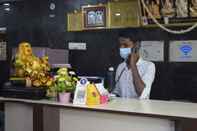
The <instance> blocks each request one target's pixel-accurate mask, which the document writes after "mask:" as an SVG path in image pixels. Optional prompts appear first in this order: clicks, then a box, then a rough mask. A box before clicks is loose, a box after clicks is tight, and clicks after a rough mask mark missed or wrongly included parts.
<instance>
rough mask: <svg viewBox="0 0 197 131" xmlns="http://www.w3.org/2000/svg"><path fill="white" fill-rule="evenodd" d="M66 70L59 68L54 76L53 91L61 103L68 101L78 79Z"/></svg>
mask: <svg viewBox="0 0 197 131" xmlns="http://www.w3.org/2000/svg"><path fill="white" fill-rule="evenodd" d="M72 74H74V73H70V74H69V72H68V69H67V68H60V69H59V70H58V71H57V75H56V76H55V89H56V91H57V93H58V98H59V101H60V102H61V103H68V102H69V101H70V94H71V93H73V92H74V90H75V88H76V84H77V81H78V79H77V78H76V77H74V76H72Z"/></svg>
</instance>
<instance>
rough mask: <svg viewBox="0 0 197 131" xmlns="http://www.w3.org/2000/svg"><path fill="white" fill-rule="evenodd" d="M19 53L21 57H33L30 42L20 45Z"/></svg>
mask: <svg viewBox="0 0 197 131" xmlns="http://www.w3.org/2000/svg"><path fill="white" fill-rule="evenodd" d="M19 53H20V54H21V55H25V56H31V55H32V49H31V45H30V44H29V43H28V42H21V43H20V44H19Z"/></svg>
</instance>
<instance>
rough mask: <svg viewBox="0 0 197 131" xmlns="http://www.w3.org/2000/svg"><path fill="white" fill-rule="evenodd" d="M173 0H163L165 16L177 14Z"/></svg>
mask: <svg viewBox="0 0 197 131" xmlns="http://www.w3.org/2000/svg"><path fill="white" fill-rule="evenodd" d="M173 5H174V3H173V0H161V6H162V9H161V12H162V15H163V16H164V17H173V16H175V9H174V8H173Z"/></svg>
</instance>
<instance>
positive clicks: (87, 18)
mask: <svg viewBox="0 0 197 131" xmlns="http://www.w3.org/2000/svg"><path fill="white" fill-rule="evenodd" d="M82 14H83V27H84V29H97V28H106V26H107V8H106V6H105V5H95V6H82Z"/></svg>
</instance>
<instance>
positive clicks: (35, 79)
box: [14, 42, 52, 87]
mask: <svg viewBox="0 0 197 131" xmlns="http://www.w3.org/2000/svg"><path fill="white" fill-rule="evenodd" d="M14 65H15V76H17V77H24V78H30V80H31V82H32V85H33V86H35V87H40V86H50V85H51V84H52V78H51V77H50V75H49V71H50V65H49V63H48V57H47V56H45V57H42V58H39V57H36V56H35V55H33V53H32V48H31V45H30V44H29V43H27V42H22V43H20V44H19V48H18V51H17V53H16V57H15V63H14Z"/></svg>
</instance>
